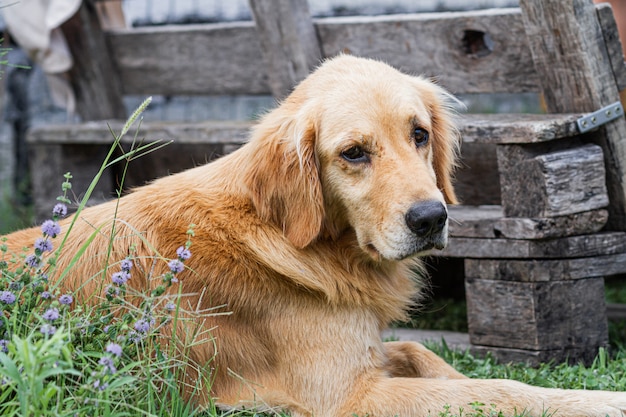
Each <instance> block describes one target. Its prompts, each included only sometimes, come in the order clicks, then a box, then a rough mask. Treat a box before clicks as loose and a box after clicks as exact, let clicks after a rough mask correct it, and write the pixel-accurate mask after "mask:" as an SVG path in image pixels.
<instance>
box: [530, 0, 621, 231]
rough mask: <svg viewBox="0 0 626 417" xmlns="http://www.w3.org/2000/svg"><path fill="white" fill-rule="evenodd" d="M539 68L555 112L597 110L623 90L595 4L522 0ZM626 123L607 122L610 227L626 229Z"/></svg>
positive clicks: (604, 131) (601, 138) (601, 137)
mask: <svg viewBox="0 0 626 417" xmlns="http://www.w3.org/2000/svg"><path fill="white" fill-rule="evenodd" d="M520 8H521V10H522V20H523V21H524V27H525V29H526V35H527V39H528V43H529V45H530V50H531V52H532V60H533V62H534V64H535V65H534V67H535V69H536V71H537V73H538V75H539V79H540V83H541V86H542V87H541V91H542V92H543V95H544V98H545V102H546V106H547V110H548V112H550V113H568V112H579V111H580V112H592V111H595V110H598V109H600V108H602V107H604V106H607V105H609V104H612V103H615V102H617V101H618V100H619V99H620V97H619V92H618V90H617V86H616V83H615V76H614V75H613V68H612V66H611V62H610V59H609V54H608V52H607V48H606V46H605V43H604V42H605V39H604V37H603V34H602V30H601V28H600V24H599V22H598V18H597V14H596V13H595V12H594V11H595V9H594V5H593V3H592V2H590V1H587V0H520ZM624 137H626V119H624V118H623V117H622V118H619V119H616V120H614V121H613V122H611V123H609V124H607V125H606V126H605V127H604V128H603V129H602V134H600V133H599V134H598V135H597V139H596V140H597V143H598V144H600V145H602V147H603V148H604V150H605V152H604V156H605V165H606V171H607V188H608V193H609V197H610V200H611V205H610V207H609V225H610V227H613V228H615V229H617V230H626V142H624V141H623V138H624Z"/></svg>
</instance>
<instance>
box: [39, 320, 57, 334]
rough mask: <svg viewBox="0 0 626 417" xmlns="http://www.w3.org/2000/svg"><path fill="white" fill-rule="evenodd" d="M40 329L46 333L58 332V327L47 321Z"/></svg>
mask: <svg viewBox="0 0 626 417" xmlns="http://www.w3.org/2000/svg"><path fill="white" fill-rule="evenodd" d="M39 331H40V332H41V333H43V334H45V335H48V336H52V335H53V334H55V333H56V331H57V328H56V327H54V326H53V325H51V324H48V323H46V324H44V325H43V326H41V328H40V329H39Z"/></svg>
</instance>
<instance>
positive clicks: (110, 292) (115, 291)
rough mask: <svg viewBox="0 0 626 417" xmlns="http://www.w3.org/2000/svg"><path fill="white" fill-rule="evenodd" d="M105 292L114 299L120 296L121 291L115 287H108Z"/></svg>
mask: <svg viewBox="0 0 626 417" xmlns="http://www.w3.org/2000/svg"><path fill="white" fill-rule="evenodd" d="M104 292H105V293H106V294H107V295H110V296H112V297H116V296H118V295H120V289H119V288H118V287H116V286H114V285H107V286H106V288H105V289H104Z"/></svg>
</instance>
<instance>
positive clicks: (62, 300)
mask: <svg viewBox="0 0 626 417" xmlns="http://www.w3.org/2000/svg"><path fill="white" fill-rule="evenodd" d="M73 302H74V298H73V297H72V296H71V295H69V294H63V295H62V296H60V297H59V303H61V304H63V305H70V304H72V303H73Z"/></svg>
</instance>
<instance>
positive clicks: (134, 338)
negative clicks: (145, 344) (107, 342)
mask: <svg viewBox="0 0 626 417" xmlns="http://www.w3.org/2000/svg"><path fill="white" fill-rule="evenodd" d="M128 340H130V341H131V342H133V343H139V342H141V335H140V334H139V333H137V332H136V331H134V330H131V331H130V332H128Z"/></svg>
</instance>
